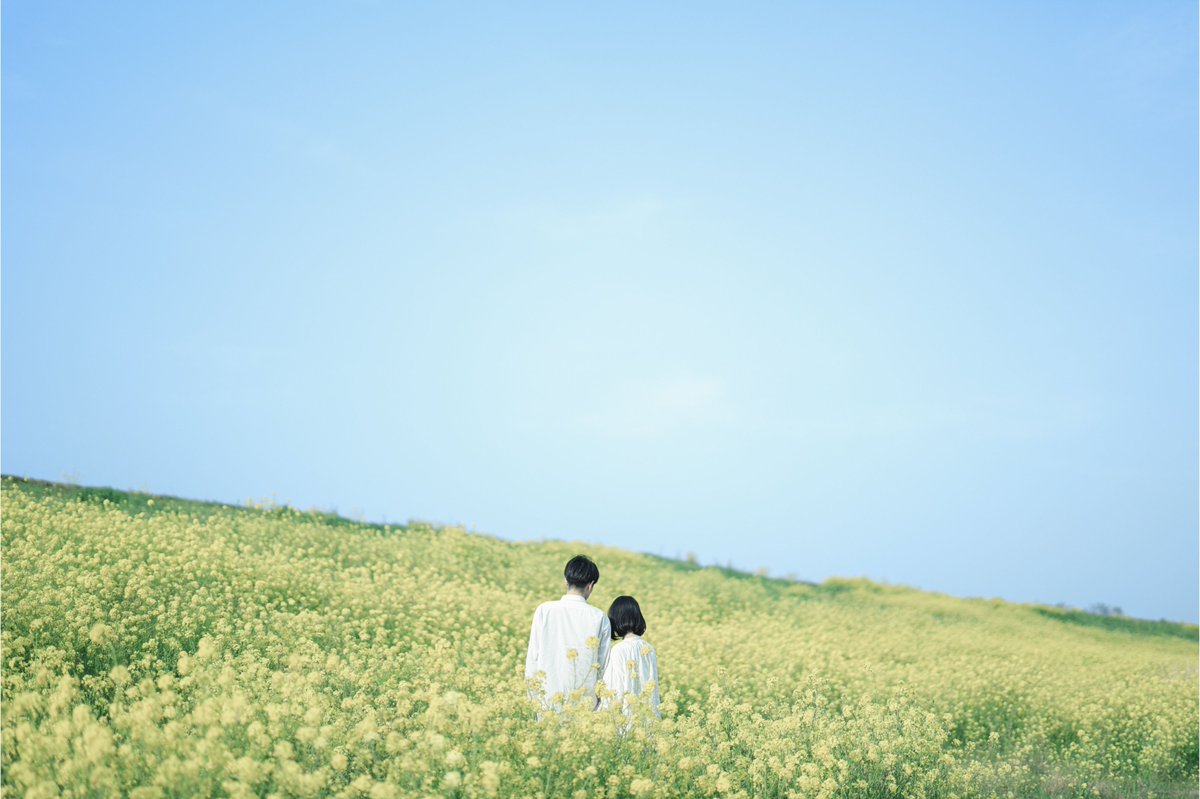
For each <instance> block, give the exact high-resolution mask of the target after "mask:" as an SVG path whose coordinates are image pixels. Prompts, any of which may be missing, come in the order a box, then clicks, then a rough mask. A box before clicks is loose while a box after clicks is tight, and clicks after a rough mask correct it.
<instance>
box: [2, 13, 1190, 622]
mask: <svg viewBox="0 0 1200 799" xmlns="http://www.w3.org/2000/svg"><path fill="white" fill-rule="evenodd" d="M1196 29H1197V20H1196V9H1195V5H1194V4H1193V3H1184V2H1149V3H1137V4H1129V3H1094V2H1076V3H1050V4H1047V3H1015V4H1014V3H993V4H978V3H969V4H963V3H944V4H922V3H914V4H903V5H902V4H891V3H880V4H867V3H862V4H826V5H817V4H800V3H794V4H765V3H764V4H735V5H730V4H720V3H688V4H683V3H679V4H673V3H664V4H652V5H650V6H648V5H646V4H634V3H608V4H602V5H582V4H550V3H546V4H527V3H506V4H478V5H470V4H457V5H453V6H452V5H448V4H434V3H405V4H392V3H373V2H358V3H341V4H304V3H286V4H285V3H261V4H260V3H255V4H240V3H239V4H235V3H193V4H150V3H113V4H103V5H97V4H86V3H76V4H63V3H53V2H30V1H29V0H11V1H10V2H6V3H5V4H4V7H3V28H2V36H3V49H2V59H3V63H2V66H3V100H2V104H3V109H2V110H3V121H4V124H3V130H2V145H3V176H2V182H3V185H2V190H3V212H2V213H3V219H2V222H3V240H2V257H3V274H2V279H3V284H2V289H3V292H2V304H3V307H2V311H3V315H2V361H0V363H2V370H3V380H2V398H0V399H2V405H0V409H2V417H3V418H2V425H3V437H2V452H0V455H2V460H3V464H2V467H3V469H4V471H5V472H6V473H15V474H22V475H27V476H32V477H41V478H47V479H55V480H58V479H64V478H68V479H73V480H76V481H78V482H80V483H83V484H89V485H112V486H115V487H118V488H135V489H142V490H150V491H155V492H161V493H168V494H176V495H180V496H187V497H194V498H204V499H219V500H223V501H233V502H237V501H244V500H245V499H246V498H256V499H261V498H263V497H266V496H269V495H272V494H274V495H275V497H276V499H277V501H280V502H283V501H289V502H291V503H292V504H294V505H296V506H298V507H302V508H307V507H320V508H324V509H333V508H336V509H337V510H338V511H339V512H341V513H343V514H346V515H353V516H358V517H363V518H367V519H372V520H382V519H387V520H390V521H403V520H406V519H410V518H416V519H427V520H434V521H441V522H446V523H461V524H464V525H466V526H468V527H470V528H472V529H476V530H480V531H484V532H489V533H492V534H496V535H499V536H502V537H505V538H513V539H529V538H565V539H571V540H581V541H589V542H599V543H604V544H609V545H614V546H621V547H627V548H631V549H635V550H641V551H650V552H657V553H660V554H665V555H668V556H675V555H683V554H685V553H688V552H692V553H694V554H695V555H696V556H697V557H698V558H699V560H700V561H701V562H703V563H720V564H726V563H730V564H732V565H734V566H737V567H740V568H745V569H748V570H752V569H756V568H759V567H767V568H768V569H769V570H770V571H771V573H773V574H776V575H786V574H794V575H796V576H798V577H801V578H804V579H810V580H822V579H824V578H826V577H829V576H834V575H844V576H858V575H863V576H867V577H870V578H872V579H877V580H886V581H888V582H893V583H902V584H908V585H913V586H917V587H920V588H925V589H929V590H935V591H942V592H946V593H951V594H956V595H961V596H1000V597H1004V598H1006V599H1010V600H1014V601H1022V602H1032V601H1037V602H1048V603H1054V602H1060V601H1061V602H1066V603H1068V604H1072V605H1077V606H1087V605H1090V604H1092V603H1094V602H1105V603H1108V604H1110V605H1119V606H1121V607H1122V608H1124V609H1125V611H1126V612H1127V613H1130V614H1133V615H1138V616H1144V617H1152V618H1159V617H1166V618H1170V619H1176V620H1186V621H1192V622H1194V621H1196V619H1197V592H1198V586H1197V562H1198V558H1200V554H1198V551H1197V521H1198V520H1197V505H1198V497H1197V481H1198V473H1197V440H1198V430H1197V359H1198V355H1197V222H1196V220H1197V211H1198V209H1197V171H1198V164H1197V155H1196V154H1197V99H1196V98H1197V80H1196V63H1197V52H1196V50H1197V48H1196Z"/></svg>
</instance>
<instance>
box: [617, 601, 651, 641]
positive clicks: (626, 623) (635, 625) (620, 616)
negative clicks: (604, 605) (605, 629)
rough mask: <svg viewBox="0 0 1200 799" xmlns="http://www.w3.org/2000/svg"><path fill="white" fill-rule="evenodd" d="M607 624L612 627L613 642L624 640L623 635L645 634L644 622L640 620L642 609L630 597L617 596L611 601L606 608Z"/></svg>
mask: <svg viewBox="0 0 1200 799" xmlns="http://www.w3.org/2000/svg"><path fill="white" fill-rule="evenodd" d="M608 623H609V624H610V625H611V626H612V637H613V640H614V641H616V640H618V639H621V638H624V637H625V633H634V634H636V635H641V634H642V633H644V632H646V620H645V619H644V618H642V609H641V608H640V607H638V603H637V600H636V599H634V598H633V597H631V596H619V597H617V598H616V599H614V600H613V603H612V605H610V606H609V608H608Z"/></svg>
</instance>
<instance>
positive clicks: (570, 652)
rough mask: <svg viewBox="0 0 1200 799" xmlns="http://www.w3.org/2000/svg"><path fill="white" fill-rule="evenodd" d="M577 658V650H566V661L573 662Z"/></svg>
mask: <svg viewBox="0 0 1200 799" xmlns="http://www.w3.org/2000/svg"><path fill="white" fill-rule="evenodd" d="M577 657H579V650H577V649H568V650H567V660H574V659H575V658H577Z"/></svg>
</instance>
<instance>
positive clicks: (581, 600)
mask: <svg viewBox="0 0 1200 799" xmlns="http://www.w3.org/2000/svg"><path fill="white" fill-rule="evenodd" d="M562 598H563V599H575V600H578V601H580V602H587V599H586V598H584V597H581V596H580V595H579V594H563V597H562Z"/></svg>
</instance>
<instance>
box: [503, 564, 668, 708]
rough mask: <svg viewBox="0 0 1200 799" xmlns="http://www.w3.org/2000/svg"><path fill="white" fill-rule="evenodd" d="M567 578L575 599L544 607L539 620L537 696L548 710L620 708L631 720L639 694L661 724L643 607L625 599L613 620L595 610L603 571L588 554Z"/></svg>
mask: <svg viewBox="0 0 1200 799" xmlns="http://www.w3.org/2000/svg"><path fill="white" fill-rule="evenodd" d="M563 577H564V578H565V580H566V586H567V593H565V594H563V597H562V599H559V600H555V601H553V602H543V603H542V604H541V605H539V606H538V609H537V610H536V611H535V612H534V614H533V625H532V626H531V627H530V630H529V651H528V653H527V654H526V656H525V680H526V684H527V685H528V686H529V695H530V697H531V698H533V699H536V700H538V701H539V702H541V704H542V707H543V708H544V709H547V710H562V708H563V706H564V705H568V704H575V703H578V704H581V705H583V706H584V707H590V708H592V709H596V708H603V707H607V706H609V705H614V704H618V703H619V704H620V705H621V707H622V709H624V710H625V712H626V713H629V712H630V707H629V702H630V696H631V695H633V696H637V697H639V699H640V700H641V701H643V702H646V703H647V704H648V705H649V706H650V709H651V710H652V711H653V712H654V715H656V716H659V717H660V718H661V713H660V712H659V709H658V706H659V704H660V699H659V692H658V656H657V655H656V654H655V652H654V647H652V646H651V645H650V644H648V643H646V641H644V640H642V634H643V633H645V632H646V620H645V618H644V617H643V616H642V610H641V608H640V607H639V606H638V603H637V600H636V599H634V598H633V597H631V596H619V597H617V598H616V599H614V600H613V603H612V606H611V607H609V609H608V613H607V615H606V614H605V613H604V611H602V610H600V609H599V608H596V607H593V606H591V605H589V604H588V602H587V599H588V597H589V596H590V595H591V593H592V589H593V588H594V587H595V585H596V582H597V581H598V580H599V579H600V570H599V569H598V568H596V564H595V563H593V562H592V561H591V559H590V558H587V557H585V556H583V555H576V556H575V557H573V558H571V559H570V560H569V561H567V567H566V568H565V569H563ZM597 683H600V686H599V687H598V685H597Z"/></svg>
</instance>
